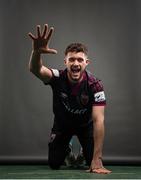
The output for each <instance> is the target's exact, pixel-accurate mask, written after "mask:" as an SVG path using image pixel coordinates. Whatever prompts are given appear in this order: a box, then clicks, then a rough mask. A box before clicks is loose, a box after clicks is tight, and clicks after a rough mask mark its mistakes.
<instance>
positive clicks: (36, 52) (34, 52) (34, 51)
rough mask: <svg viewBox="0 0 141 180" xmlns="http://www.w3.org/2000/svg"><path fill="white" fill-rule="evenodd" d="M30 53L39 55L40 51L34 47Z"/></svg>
mask: <svg viewBox="0 0 141 180" xmlns="http://www.w3.org/2000/svg"><path fill="white" fill-rule="evenodd" d="M32 54H34V55H41V51H40V50H39V49H34V50H32Z"/></svg>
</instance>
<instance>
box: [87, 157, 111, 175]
mask: <svg viewBox="0 0 141 180" xmlns="http://www.w3.org/2000/svg"><path fill="white" fill-rule="evenodd" d="M87 172H90V173H98V174H110V173H111V172H112V171H110V170H108V169H106V168H104V166H103V164H102V160H101V159H97V160H92V162H91V166H90V168H89V169H88V170H87Z"/></svg>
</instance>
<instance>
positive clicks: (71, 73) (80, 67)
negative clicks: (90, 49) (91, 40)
mask: <svg viewBox="0 0 141 180" xmlns="http://www.w3.org/2000/svg"><path fill="white" fill-rule="evenodd" d="M64 61H65V65H66V67H67V74H68V78H69V80H70V81H71V82H79V81H81V79H82V75H83V72H84V70H85V68H86V66H87V65H88V64H89V60H88V59H87V55H85V54H84V53H83V52H69V53H68V54H67V55H66V56H65V60H64Z"/></svg>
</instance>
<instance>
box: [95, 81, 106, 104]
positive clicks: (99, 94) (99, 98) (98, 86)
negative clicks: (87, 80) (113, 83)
mask: <svg viewBox="0 0 141 180" xmlns="http://www.w3.org/2000/svg"><path fill="white" fill-rule="evenodd" d="M93 89H94V94H93V106H105V105H106V97H105V92H104V88H103V85H102V82H101V81H100V80H97V81H96V82H95V83H94V84H93Z"/></svg>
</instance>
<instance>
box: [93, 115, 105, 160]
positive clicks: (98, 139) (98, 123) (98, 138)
mask: <svg viewBox="0 0 141 180" xmlns="http://www.w3.org/2000/svg"><path fill="white" fill-rule="evenodd" d="M98 118H99V119H97V120H94V133H93V135H94V153H93V159H97V158H101V157H102V148H103V141H104V116H100V117H98Z"/></svg>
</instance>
